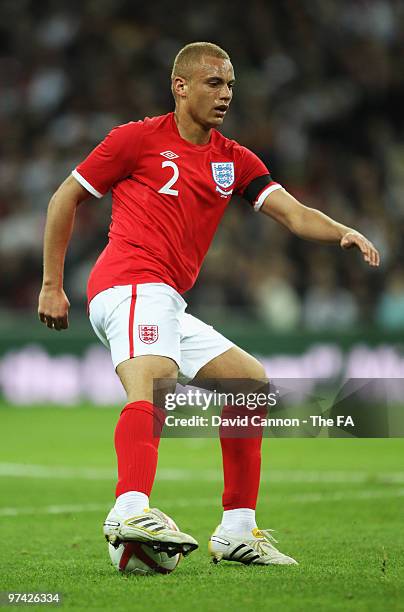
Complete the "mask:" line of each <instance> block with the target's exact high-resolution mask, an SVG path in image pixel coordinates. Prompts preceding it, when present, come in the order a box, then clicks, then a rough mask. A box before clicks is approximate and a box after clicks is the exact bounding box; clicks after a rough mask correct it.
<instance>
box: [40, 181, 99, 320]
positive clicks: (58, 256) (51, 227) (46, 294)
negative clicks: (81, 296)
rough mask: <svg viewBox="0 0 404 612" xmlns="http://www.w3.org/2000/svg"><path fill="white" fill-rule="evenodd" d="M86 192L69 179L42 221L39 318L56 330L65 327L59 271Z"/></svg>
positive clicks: (65, 309)
mask: <svg viewBox="0 0 404 612" xmlns="http://www.w3.org/2000/svg"><path fill="white" fill-rule="evenodd" d="M89 197H91V196H90V193H89V192H88V191H87V189H85V188H84V187H82V186H81V185H80V183H78V182H77V181H76V179H75V178H73V176H69V177H68V178H67V179H66V180H65V181H64V182H63V183H62V184H61V185H60V187H59V189H58V190H57V191H56V192H55V193H54V195H53V196H52V197H51V199H50V202H49V206H48V214H47V218H46V226H45V237H44V253H43V281H42V289H41V292H40V294H39V304H38V316H39V319H40V320H41V321H42V323H44V324H45V325H47V326H48V327H49V328H51V329H56V330H58V331H60V330H61V329H67V327H68V325H69V321H68V311H69V306H70V304H69V300H68V299H67V296H66V294H65V292H64V290H63V270H64V262H65V256H66V250H67V246H68V244H69V241H70V237H71V235H72V231H73V225H74V218H75V214H76V209H77V206H78V205H79V204H80V202H83V200H86V199H87V198H89Z"/></svg>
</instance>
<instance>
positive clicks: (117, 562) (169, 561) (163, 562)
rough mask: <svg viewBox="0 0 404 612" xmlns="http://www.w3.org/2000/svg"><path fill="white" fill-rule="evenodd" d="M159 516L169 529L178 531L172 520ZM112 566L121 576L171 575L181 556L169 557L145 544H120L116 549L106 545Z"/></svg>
mask: <svg viewBox="0 0 404 612" xmlns="http://www.w3.org/2000/svg"><path fill="white" fill-rule="evenodd" d="M159 515H160V516H161V518H163V520H164V521H165V522H166V523H167V525H168V526H169V527H170V529H175V530H176V531H179V529H178V527H177V525H176V524H175V523H174V521H173V519H172V518H170V517H169V516H167V515H166V514H164V513H163V512H161V511H159ZM108 552H109V556H110V558H111V561H112V565H113V566H114V567H115V569H117V570H118V571H119V572H121V573H123V574H139V575H143V576H145V575H147V574H171V572H173V571H174V570H175V568H176V567H177V565H178V563H179V562H180V560H181V557H182V555H181V554H179V553H178V554H176V555H174V556H173V557H169V556H168V554H167V553H165V552H156V551H154V550H153V548H152V547H151V545H150V544H146V543H145V542H133V541H131V542H122V543H121V544H120V545H119V546H118V548H115V547H114V546H112V544H108Z"/></svg>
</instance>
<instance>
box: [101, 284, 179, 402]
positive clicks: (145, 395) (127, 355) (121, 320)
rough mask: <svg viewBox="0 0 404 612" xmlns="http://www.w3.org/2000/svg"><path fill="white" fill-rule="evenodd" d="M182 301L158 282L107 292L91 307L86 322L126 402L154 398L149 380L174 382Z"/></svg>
mask: <svg viewBox="0 0 404 612" xmlns="http://www.w3.org/2000/svg"><path fill="white" fill-rule="evenodd" d="M184 308H185V302H184V300H183V299H182V298H181V296H180V295H179V294H178V293H177V292H176V291H175V290H174V289H172V288H171V287H168V286H167V285H165V284H163V283H145V284H139V285H133V286H132V285H126V286H121V287H112V288H111V289H107V290H106V291H103V292H102V293H100V294H98V295H97V296H96V297H95V298H94V299H93V300H92V301H91V303H90V321H91V323H92V326H93V328H94V330H95V332H96V334H97V335H98V336H99V338H100V339H101V340H102V341H103V342H104V343H105V344H106V345H107V346H108V347H109V349H110V351H111V357H112V362H113V365H114V367H115V369H116V371H117V374H118V376H119V378H120V380H121V382H122V384H123V386H124V388H125V390H126V392H127V394H128V398H129V401H137V400H141V399H143V400H148V401H152V399H153V381H154V380H155V379H160V378H176V376H177V372H178V367H179V364H180V357H181V354H180V337H181V335H180V322H179V319H180V316H181V314H182V312H183V310H184Z"/></svg>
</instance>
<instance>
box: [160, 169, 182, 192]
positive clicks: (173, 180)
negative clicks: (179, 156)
mask: <svg viewBox="0 0 404 612" xmlns="http://www.w3.org/2000/svg"><path fill="white" fill-rule="evenodd" d="M161 167H162V168H172V169H173V171H174V172H173V175H172V177H171V178H170V180H169V181H167V183H166V184H165V185H163V186H162V188H161V189H159V191H158V192H159V193H166V194H167V195H173V196H177V195H178V190H177V189H171V187H172V186H173V185H174V184H175V183H176V182H177V181H178V177H179V175H180V171H179V170H178V166H177V164H176V163H175V162H172V161H163V162H162V164H161Z"/></svg>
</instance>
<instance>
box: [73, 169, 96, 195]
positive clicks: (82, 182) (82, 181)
mask: <svg viewBox="0 0 404 612" xmlns="http://www.w3.org/2000/svg"><path fill="white" fill-rule="evenodd" d="M72 175H73V176H74V178H75V179H76V181H78V182H79V183H80V185H82V186H83V187H84V188H85V189H87V191H89V192H90V193H91V194H92V195H93V196H95V197H96V198H102V196H103V194H102V193H100V192H99V191H97V190H96V189H94V187H93V186H92V185H90V183H89V182H88V181H86V179H85V178H84V176H81V174H79V173H78V172H77V170H73V172H72Z"/></svg>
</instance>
